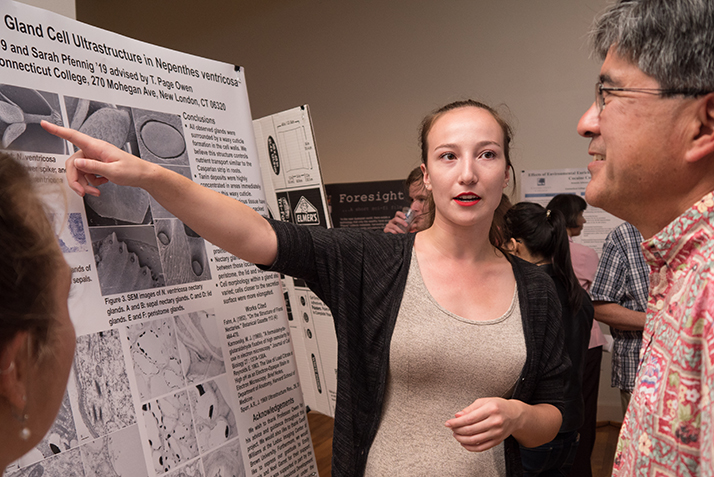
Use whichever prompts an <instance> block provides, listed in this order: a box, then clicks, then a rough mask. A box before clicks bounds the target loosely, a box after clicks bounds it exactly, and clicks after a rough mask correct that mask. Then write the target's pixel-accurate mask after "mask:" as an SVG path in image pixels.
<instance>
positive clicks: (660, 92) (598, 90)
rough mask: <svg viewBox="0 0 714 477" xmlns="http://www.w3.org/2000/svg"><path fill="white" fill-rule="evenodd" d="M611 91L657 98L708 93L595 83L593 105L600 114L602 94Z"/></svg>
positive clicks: (603, 104) (704, 92) (603, 98)
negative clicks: (648, 95) (621, 86)
mask: <svg viewBox="0 0 714 477" xmlns="http://www.w3.org/2000/svg"><path fill="white" fill-rule="evenodd" d="M611 91H627V92H630V93H644V94H654V95H657V96H665V95H667V96H671V95H678V94H681V95H684V96H700V95H702V94H707V93H709V91H700V90H695V89H661V88H618V87H616V86H603V84H602V83H597V84H596V85H595V104H596V105H597V109H598V112H600V113H602V110H603V109H605V95H604V94H603V93H609V92H611Z"/></svg>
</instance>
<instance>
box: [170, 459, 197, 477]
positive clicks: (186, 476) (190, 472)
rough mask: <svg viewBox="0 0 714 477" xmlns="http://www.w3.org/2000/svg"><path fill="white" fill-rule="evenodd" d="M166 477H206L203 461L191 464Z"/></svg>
mask: <svg viewBox="0 0 714 477" xmlns="http://www.w3.org/2000/svg"><path fill="white" fill-rule="evenodd" d="M166 477H204V476H203V469H202V468H201V461H200V460H199V459H196V460H194V461H193V462H189V463H188V464H186V465H184V466H183V467H181V468H180V469H176V470H174V471H173V472H171V473H168V474H166Z"/></svg>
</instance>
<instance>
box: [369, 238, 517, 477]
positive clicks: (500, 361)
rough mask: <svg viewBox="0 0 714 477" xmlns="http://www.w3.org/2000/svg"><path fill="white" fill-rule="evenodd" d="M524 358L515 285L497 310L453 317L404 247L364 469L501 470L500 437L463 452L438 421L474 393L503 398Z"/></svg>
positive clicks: (385, 472)
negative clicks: (405, 268) (403, 272)
mask: <svg viewBox="0 0 714 477" xmlns="http://www.w3.org/2000/svg"><path fill="white" fill-rule="evenodd" d="M454 286H458V281H455V283H454ZM464 293H468V290H464ZM525 359H526V345H525V337H524V335H523V327H522V323H521V314H520V307H519V305H518V293H517V290H515V289H514V291H513V299H512V301H511V306H510V307H509V309H508V311H506V313H505V314H504V315H503V316H501V317H499V318H497V319H495V320H491V321H473V320H468V319H465V318H461V317H459V316H457V315H455V314H453V313H451V312H449V311H448V310H446V309H444V308H442V307H441V306H440V305H439V304H438V303H437V302H436V301H435V300H434V298H433V297H432V296H431V295H430V294H429V292H428V291H427V289H426V286H425V285H424V282H423V280H422V276H421V273H420V271H419V265H418V263H417V258H416V253H414V252H412V261H411V265H410V268H409V276H408V278H407V283H406V288H405V290H404V297H403V298H402V303H401V307H400V309H399V314H398V315H397V322H396V326H395V328H394V334H393V336H392V341H391V344H390V359H389V372H388V376H387V389H386V395H385V401H384V407H383V410H382V417H381V420H380V424H379V429H378V431H377V435H376V437H375V439H374V443H373V444H372V447H371V448H370V451H369V456H368V460H367V468H366V472H365V475H366V476H367V477H383V476H390V477H392V476H405V477H406V476H408V477H415V476H429V477H432V476H434V475H439V476H458V477H464V476H479V477H484V476H505V475H506V461H505V456H504V453H503V452H504V451H503V443H501V444H499V445H498V446H496V447H494V448H492V449H490V450H488V451H485V452H469V451H467V450H466V449H464V448H463V447H461V445H460V444H459V443H458V442H457V441H456V439H454V437H453V435H452V432H451V431H450V430H449V429H448V428H447V427H446V426H444V423H445V422H446V421H447V420H449V419H451V418H452V417H454V414H455V413H456V412H458V411H460V410H462V409H463V408H465V407H466V406H468V405H469V404H471V403H472V402H473V401H475V400H476V399H478V398H480V397H493V396H498V397H504V398H509V397H510V396H511V395H512V393H513V389H514V387H515V384H516V382H517V381H518V378H519V376H520V373H521V370H522V368H523V365H524V364H525Z"/></svg>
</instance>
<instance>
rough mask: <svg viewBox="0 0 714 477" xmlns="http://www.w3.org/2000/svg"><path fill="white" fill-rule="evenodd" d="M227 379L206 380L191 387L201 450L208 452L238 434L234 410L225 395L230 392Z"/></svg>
mask: <svg viewBox="0 0 714 477" xmlns="http://www.w3.org/2000/svg"><path fill="white" fill-rule="evenodd" d="M219 383H220V384H224V383H225V380H224V379H222V378H219V379H217V380H215V381H206V382H205V383H202V384H197V385H196V386H194V387H193V388H189V393H188V395H189V398H190V399H191V407H192V409H193V416H194V422H195V423H196V437H197V438H198V446H199V448H200V450H201V452H207V451H209V450H210V449H213V448H214V447H218V446H219V445H221V444H223V443H224V442H226V441H228V440H230V439H233V438H234V437H236V436H237V435H238V426H237V425H236V419H235V416H234V415H233V410H232V409H231V407H230V406H229V405H228V403H227V402H226V399H225V398H224V396H226V395H227V394H226V393H227V392H229V389H228V386H226V385H223V386H220V384H219Z"/></svg>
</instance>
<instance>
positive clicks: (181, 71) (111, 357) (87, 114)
mask: <svg viewBox="0 0 714 477" xmlns="http://www.w3.org/2000/svg"><path fill="white" fill-rule="evenodd" d="M0 10H1V13H2V16H3V22H2V25H1V26H0V71H2V77H1V78H2V79H0V103H2V104H0V136H1V138H2V149H4V150H6V151H8V152H10V153H11V154H12V155H13V156H15V157H16V158H17V159H18V160H20V161H21V162H23V163H24V164H26V165H27V167H28V169H29V170H30V171H31V172H33V173H34V174H36V176H35V178H36V181H37V182H38V183H39V184H40V186H41V191H42V193H43V194H44V195H45V197H46V199H47V200H46V202H47V203H48V206H50V207H53V208H54V214H53V215H54V216H55V217H61V218H62V220H63V222H64V225H63V227H62V228H61V231H60V234H59V238H60V244H61V247H62V250H63V252H64V254H65V258H66V260H67V262H68V263H69V265H70V266H71V267H72V271H73V276H72V282H73V284H72V291H71V294H70V300H69V305H70V313H71V316H72V321H73V323H74V325H75V329H76V332H77V347H76V355H75V361H74V366H73V369H72V372H71V375H70V381H69V383H68V389H67V393H66V395H65V397H64V401H63V404H62V407H61V409H60V412H59V416H58V418H57V421H56V422H55V425H54V426H53V428H52V429H51V430H50V432H49V434H48V435H47V437H46V438H45V439H44V440H43V441H42V442H41V443H40V444H39V445H38V446H37V447H36V448H35V449H34V450H33V451H31V452H30V453H29V454H28V455H26V456H24V457H22V458H21V459H20V460H18V461H17V462H15V463H13V464H11V466H10V467H9V468H8V469H7V475H11V476H13V477H14V476H34V475H62V476H90V475H103V476H104V475H121V476H132V477H135V476H138V477H140V476H164V475H166V476H178V475H187V476H198V475H201V476H215V475H247V476H258V475H260V476H278V475H315V474H316V465H315V461H314V455H313V451H312V446H311V443H310V434H309V428H308V425H307V419H306V415H305V412H304V404H303V397H302V393H301V387H300V384H299V379H298V375H297V367H296V362H295V356H294V351H293V347H292V344H291V340H290V332H289V326H288V319H287V313H286V309H285V305H284V301H283V293H282V289H281V286H280V277H279V276H278V275H277V274H274V273H264V272H262V271H260V270H258V269H257V268H256V267H255V266H253V265H251V264H248V263H246V262H244V261H242V260H239V259H237V258H236V257H234V256H232V255H230V254H229V253H227V252H226V251H224V250H222V249H220V248H217V247H214V246H212V245H211V244H209V243H207V242H206V241H204V240H203V239H202V238H201V237H200V236H199V235H198V234H197V233H196V232H195V231H194V230H192V229H190V228H189V227H187V226H186V225H185V224H183V223H182V222H181V221H179V220H178V219H177V218H176V217H174V216H173V215H172V214H171V213H169V212H168V211H167V210H166V209H164V208H163V207H162V206H161V205H160V204H158V203H157V202H156V201H154V200H153V199H152V198H151V197H149V196H148V195H147V194H146V193H145V192H144V191H142V190H139V189H133V188H128V187H117V186H113V185H111V184H106V185H104V186H101V190H102V195H101V197H100V198H93V197H87V198H86V199H84V200H83V199H81V198H79V197H78V196H76V195H75V194H74V193H71V192H70V191H69V189H68V187H67V185H66V181H65V178H64V164H65V161H66V159H67V157H68V156H69V154H71V153H72V152H73V151H74V149H73V146H71V145H70V144H69V143H66V142H64V141H62V140H58V139H57V138H55V137H54V136H51V135H48V134H47V133H45V132H44V130H43V129H42V128H41V127H40V126H39V122H40V120H43V119H44V120H47V121H50V122H54V123H56V124H61V125H65V126H70V127H72V128H75V129H78V130H80V131H82V132H85V133H87V134H90V135H92V136H95V137H99V138H101V139H104V140H106V141H108V142H111V143H112V144H114V145H116V146H117V147H120V148H122V149H124V150H126V151H127V152H130V153H132V154H136V155H138V156H140V157H142V158H143V159H145V160H147V161H151V162H153V163H156V164H159V165H161V166H162V167H166V168H168V169H171V170H173V171H175V172H177V173H179V174H182V175H184V176H186V177H188V178H190V179H192V180H194V181H195V182H197V183H199V184H202V185H204V186H206V187H209V188H211V189H213V190H216V191H218V192H220V193H222V194H225V195H226V196H228V197H233V198H237V199H241V200H243V201H244V202H246V203H247V204H249V205H250V206H252V207H253V208H254V209H255V210H256V211H258V212H259V213H261V214H265V215H267V213H268V210H267V207H266V201H265V196H264V192H263V186H262V177H261V170H260V165H259V158H258V154H257V151H256V145H255V139H254V135H253V127H252V121H251V117H250V108H249V105H248V96H247V91H246V86H245V77H244V73H243V71H242V70H240V69H237V68H235V67H234V66H233V65H228V64H225V63H219V62H216V61H212V60H208V59H203V58H198V57H195V56H191V55H186V54H182V53H178V52H175V51H171V50H167V49H164V48H160V47H157V46H153V45H149V44H146V43H142V42H139V41H136V40H132V39H129V38H126V37H123V36H120V35H116V34H114V33H110V32H107V31H103V30H100V29H97V28H94V27H91V26H88V25H84V24H82V23H79V22H75V21H72V20H69V19H67V18H65V17H62V16H59V15H56V14H52V13H49V12H45V11H43V10H40V9H37V8H33V7H30V6H26V5H22V4H16V3H13V2H10V1H7V0H2V1H0ZM282 140H286V141H287V140H288V138H287V136H286V137H285V138H283V139H282ZM288 167H289V169H291V170H297V169H299V167H300V164H299V163H297V164H290V165H289V166H288ZM65 196H66V200H65V199H64V197H65ZM207 213H209V211H207ZM227 219H228V218H225V217H215V220H217V221H221V220H227Z"/></svg>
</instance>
